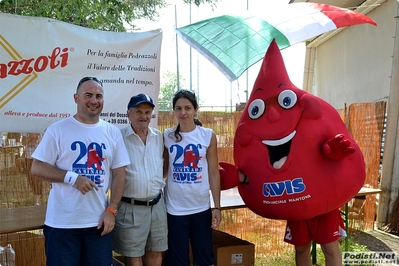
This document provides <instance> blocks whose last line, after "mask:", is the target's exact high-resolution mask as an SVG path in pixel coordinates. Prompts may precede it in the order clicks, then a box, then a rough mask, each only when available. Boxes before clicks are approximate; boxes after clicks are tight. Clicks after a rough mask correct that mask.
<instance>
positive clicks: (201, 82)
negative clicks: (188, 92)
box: [135, 0, 305, 111]
mask: <svg viewBox="0 0 399 266" xmlns="http://www.w3.org/2000/svg"><path fill="white" fill-rule="evenodd" d="M169 2H170V5H169V6H168V7H167V8H162V9H161V10H159V14H160V17H159V18H158V19H157V21H148V20H142V21H138V22H136V21H135V24H136V25H138V26H139V27H140V28H141V30H142V31H148V30H154V29H158V28H161V29H162V31H163V41H162V48H161V84H162V76H163V74H164V73H165V72H166V71H170V72H172V73H177V62H178V68H179V73H180V74H181V75H182V76H183V78H184V79H185V81H186V82H185V83H186V84H187V86H186V88H188V89H189V87H190V84H191V87H192V89H193V90H195V91H196V92H197V97H198V98H199V102H200V106H201V110H203V111H204V110H222V111H235V106H236V104H237V103H240V102H246V99H247V97H248V96H249V94H250V92H251V90H252V86H253V83H254V81H255V79H256V77H257V75H258V72H259V69H260V66H261V62H262V61H260V62H258V63H256V64H255V65H253V66H252V67H250V69H249V70H248V73H244V74H243V75H242V76H241V77H240V78H239V79H238V80H236V81H233V82H230V81H229V80H228V79H227V78H226V77H225V76H224V75H223V74H222V73H221V72H220V71H219V70H218V69H217V68H216V67H215V66H213V65H212V63H210V62H209V61H208V60H207V59H205V58H204V57H203V56H202V55H200V54H198V53H197V51H196V50H194V49H191V62H192V63H191V73H190V46H189V45H188V44H187V43H185V42H184V41H183V40H182V39H181V38H180V37H177V36H176V33H175V28H180V27H183V26H186V25H189V24H191V23H195V22H197V21H201V20H204V19H209V18H212V17H217V16H221V15H225V14H237V13H239V12H240V11H242V10H249V11H251V10H255V11H259V10H263V9H265V8H270V7H273V6H275V5H285V4H288V0H287V1H284V0H220V2H218V3H217V7H216V8H214V9H213V10H212V7H211V6H210V5H209V4H202V5H200V6H199V7H197V6H196V5H194V4H192V5H191V18H190V6H189V5H188V4H183V0H170V1H169ZM190 21H191V22H190ZM176 38H177V44H176ZM176 47H177V48H178V49H177V48H176ZM176 51H177V52H176ZM282 55H283V58H284V61H285V64H286V68H287V72H288V75H289V76H290V79H291V81H292V82H293V83H294V84H295V85H296V86H297V87H299V88H301V87H302V80H303V72H304V71H303V69H304V60H305V45H304V43H299V44H296V45H294V46H291V47H288V48H286V49H284V50H282ZM190 77H191V79H190ZM190 80H191V82H190ZM247 87H248V94H247V93H246V91H247Z"/></svg>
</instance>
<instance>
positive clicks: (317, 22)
mask: <svg viewBox="0 0 399 266" xmlns="http://www.w3.org/2000/svg"><path fill="white" fill-rule="evenodd" d="M364 23H368V24H372V25H375V26H376V23H375V21H374V20H372V19H371V18H369V17H367V16H366V15H363V14H361V13H359V12H356V11H353V10H349V9H345V8H340V7H336V6H331V5H327V4H317V3H294V4H287V5H281V6H279V7H278V8H270V9H265V10H258V11H257V13H256V14H254V13H251V14H250V13H245V11H244V12H242V14H239V15H223V16H219V17H215V18H211V19H207V20H202V21H199V22H197V23H194V24H190V25H187V26H184V27H181V28H178V29H176V32H177V34H178V36H180V37H181V38H182V39H183V40H184V41H185V42H187V43H188V44H189V45H190V46H191V47H193V48H194V49H196V50H197V51H198V52H199V53H201V54H202V55H203V56H204V57H205V58H207V59H208V60H209V61H211V62H212V63H213V64H214V65H215V66H216V67H217V68H218V69H219V70H220V71H221V72H222V73H224V74H225V76H226V77H227V78H228V79H229V80H230V81H234V80H236V79H237V78H238V77H240V76H241V74H242V73H243V72H244V71H245V70H246V69H248V68H249V67H250V66H252V65H253V64H255V63H256V62H258V61H259V60H261V59H262V58H263V56H264V55H265V53H266V50H267V48H268V47H269V44H270V43H271V41H272V40H273V39H275V40H276V42H277V44H278V46H279V48H280V49H284V48H287V47H289V46H291V45H294V44H296V43H299V42H303V41H306V40H308V39H311V38H314V37H317V36H318V35H320V34H323V33H326V32H328V31H331V30H335V29H338V28H342V27H347V26H351V25H356V24H364Z"/></svg>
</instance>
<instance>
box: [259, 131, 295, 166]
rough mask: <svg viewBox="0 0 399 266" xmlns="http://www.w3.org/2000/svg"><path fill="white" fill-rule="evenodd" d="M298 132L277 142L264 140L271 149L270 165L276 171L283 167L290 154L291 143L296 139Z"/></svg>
mask: <svg viewBox="0 0 399 266" xmlns="http://www.w3.org/2000/svg"><path fill="white" fill-rule="evenodd" d="M295 134H296V131H295V130H294V131H293V132H291V134H289V135H287V136H285V137H284V138H281V139H276V140H262V143H263V144H265V145H266V146H267V148H268V149H269V157H270V164H271V165H273V167H274V168H275V169H280V168H281V167H283V165H284V163H285V161H286V160H287V156H288V154H289V153H290V148H291V141H292V139H293V138H294V136H295Z"/></svg>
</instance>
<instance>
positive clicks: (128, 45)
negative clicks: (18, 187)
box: [0, 13, 162, 133]
mask: <svg viewBox="0 0 399 266" xmlns="http://www.w3.org/2000/svg"><path fill="white" fill-rule="evenodd" d="M0 25H2V26H1V29H0V131H2V132H36V133H42V132H44V131H45V129H46V128H47V127H48V126H49V125H50V124H52V123H54V122H56V121H58V120H60V119H63V118H65V117H69V116H72V115H74V114H75V113H76V103H75V102H74V99H73V94H74V93H75V92H76V87H77V84H78V82H79V80H80V79H81V78H82V77H85V76H89V77H97V78H98V79H100V80H101V81H102V83H103V87H104V109H103V111H102V114H101V118H102V119H104V120H105V121H109V122H110V123H112V124H115V125H116V126H117V127H119V128H121V127H124V126H126V125H127V124H128V119H127V116H126V111H127V104H128V102H129V99H130V97H131V96H133V95H135V94H138V93H146V94H148V95H149V96H151V97H152V99H153V100H154V103H157V102H158V94H159V87H160V52H161V44H162V31H161V30H160V29H157V30H153V31H147V32H134V33H127V32H107V31H99V30H92V29H88V28H84V27H79V26H75V25H71V24H68V23H65V22H61V21H57V20H53V19H48V18H37V17H25V16H17V15H10V14H4V13H0ZM154 114H157V107H155V110H154ZM156 124H157V117H156V115H155V118H153V119H152V121H151V126H154V127H156Z"/></svg>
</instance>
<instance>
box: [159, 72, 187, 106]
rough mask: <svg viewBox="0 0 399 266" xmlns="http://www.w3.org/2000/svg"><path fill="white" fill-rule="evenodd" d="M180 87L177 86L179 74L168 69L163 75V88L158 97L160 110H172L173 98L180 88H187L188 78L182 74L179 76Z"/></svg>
mask: <svg viewBox="0 0 399 266" xmlns="http://www.w3.org/2000/svg"><path fill="white" fill-rule="evenodd" d="M179 84H180V88H178V86H177V74H175V73H172V72H170V71H166V72H165V73H164V74H163V76H162V82H161V88H160V90H159V97H158V110H161V111H170V110H172V99H173V96H174V95H175V93H176V91H178V90H179V89H187V84H186V80H185V79H184V78H183V76H182V75H180V76H179Z"/></svg>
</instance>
